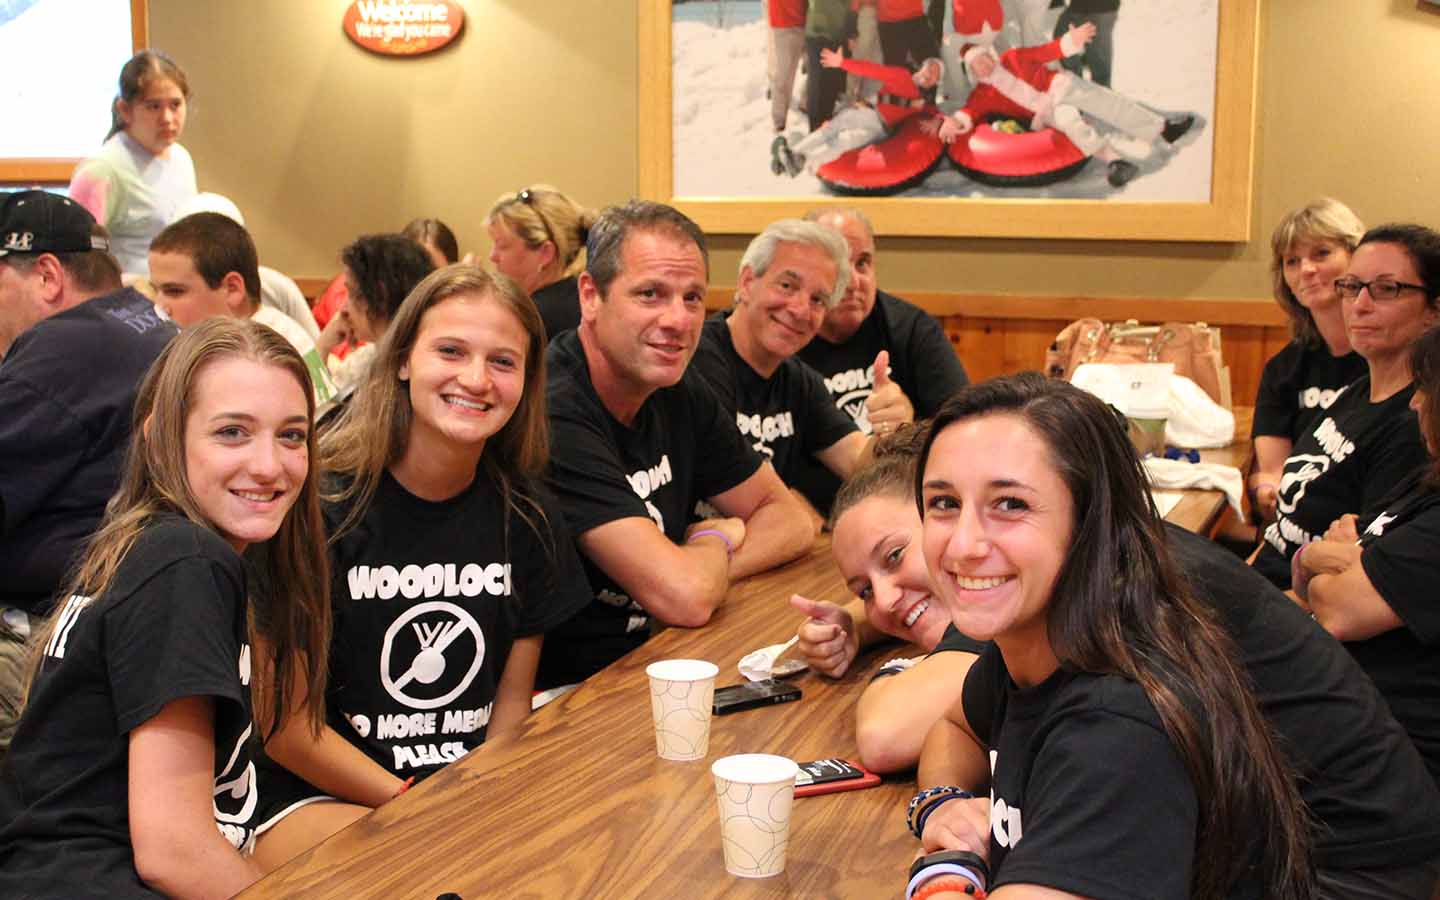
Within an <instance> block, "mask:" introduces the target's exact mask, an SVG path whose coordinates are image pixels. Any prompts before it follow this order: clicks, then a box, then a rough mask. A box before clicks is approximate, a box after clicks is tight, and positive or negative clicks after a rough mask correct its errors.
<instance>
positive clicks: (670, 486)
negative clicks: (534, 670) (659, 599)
mask: <svg viewBox="0 0 1440 900" xmlns="http://www.w3.org/2000/svg"><path fill="white" fill-rule="evenodd" d="M546 362H547V367H548V369H549V384H548V385H547V398H548V402H549V410H550V436H551V442H550V443H551V457H550V479H549V484H550V487H551V488H552V489H553V490H554V492H555V496H556V497H557V498H558V500H559V502H560V508H561V509H563V510H564V511H565V519H566V521H567V522H568V523H569V525H570V530H571V532H572V533H573V534H574V535H575V536H577V537H578V536H580V535H583V534H584V533H585V532H587V531H589V530H590V529H592V528H598V527H599V526H601V525H605V524H608V523H610V522H614V521H618V520H620V519H628V518H649V519H651V520H652V521H654V522H655V524H656V525H657V526H658V527H659V528H660V530H661V532H663V533H664V534H665V536H666V537H668V538H669V539H670V540H672V541H674V542H675V543H677V544H678V543H681V542H682V541H684V539H685V528H686V523H687V522H688V521H689V515H690V512H691V511H692V510H693V509H694V508H695V502H696V501H697V500H700V499H704V498H708V497H714V496H715V495H717V494H722V493H724V492H725V491H728V490H730V489H731V488H733V487H735V486H737V485H739V484H740V483H741V482H743V481H745V480H746V479H747V478H749V477H750V476H752V475H754V474H755V472H756V471H758V470H759V468H760V466H761V464H762V459H761V457H760V455H759V454H757V453H756V452H755V451H754V450H752V449H751V448H750V446H749V445H748V444H747V443H746V442H745V441H744V440H743V439H742V438H741V436H740V432H739V431H737V430H736V428H735V422H734V419H732V418H730V417H728V416H726V414H725V411H724V410H723V409H722V408H721V406H720V402H719V401H718V400H717V399H716V398H715V394H714V392H712V391H711V390H710V389H709V388H708V387H707V386H706V385H705V383H704V381H703V380H702V378H701V376H700V375H699V374H698V373H695V372H691V371H687V372H686V373H685V376H684V377H683V378H682V379H681V380H680V382H679V383H678V384H675V385H673V386H671V387H668V388H661V389H660V390H658V391H655V392H654V393H653V394H651V395H650V397H649V398H647V399H646V401H645V403H644V404H643V405H642V406H641V407H640V410H639V411H638V412H637V413H636V414H635V420H634V426H633V427H627V426H625V425H623V424H621V423H620V422H619V421H617V420H616V419H615V418H614V417H613V416H611V415H610V413H609V411H608V410H606V409H605V406H604V404H603V403H602V402H601V400H600V397H599V395H598V394H596V392H595V386H594V384H593V383H592V382H591V380H590V369H589V365H588V363H587V362H586V360H585V352H584V350H583V349H582V348H581V346H580V338H579V335H578V333H577V332H569V333H567V334H562V335H560V336H559V337H557V338H556V339H555V340H554V341H551V343H550V348H549V350H548V351H547V355H546ZM584 562H585V574H586V576H587V577H588V578H589V580H590V585H591V587H593V588H594V590H595V599H594V600H593V601H592V602H591V603H589V604H587V605H586V606H585V607H584V609H582V610H581V611H580V612H579V613H578V614H577V615H575V616H574V617H573V618H571V619H570V620H569V621H567V622H565V623H563V624H562V625H560V626H559V627H558V628H556V629H554V630H553V631H552V632H551V633H550V635H549V636H548V637H547V638H546V640H545V647H544V650H543V651H542V653H541V657H540V672H539V674H538V675H537V676H536V685H537V686H538V687H541V688H549V687H554V686H556V685H561V684H570V683H573V682H577V681H580V680H582V679H584V678H587V677H589V676H590V675H592V674H594V673H595V672H598V671H599V670H600V669H602V668H604V667H605V666H607V665H609V664H610V663H612V662H614V661H615V660H617V659H619V658H620V657H621V656H624V655H625V654H626V653H629V652H630V651H631V650H633V649H635V648H636V647H638V646H640V645H641V644H642V643H644V642H645V639H646V638H647V637H649V635H650V616H649V614H648V613H647V612H646V611H645V610H644V608H643V607H641V606H640V604H638V603H636V602H635V601H633V600H631V599H630V597H629V596H628V595H627V594H626V593H625V591H624V589H623V588H621V587H620V586H619V585H618V584H616V583H615V581H614V580H613V579H612V578H610V577H609V576H608V575H606V574H605V572H603V571H602V570H601V569H600V568H599V567H597V566H596V565H595V564H594V563H593V562H592V561H591V560H589V559H588V558H586V559H585V560H584Z"/></svg>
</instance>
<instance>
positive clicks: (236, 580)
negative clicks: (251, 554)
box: [107, 513, 245, 600]
mask: <svg viewBox="0 0 1440 900" xmlns="http://www.w3.org/2000/svg"><path fill="white" fill-rule="evenodd" d="M187 563H188V564H193V565H199V566H206V567H209V568H211V569H212V570H214V571H218V572H220V573H222V574H223V576H224V577H225V578H226V579H227V580H228V581H229V582H230V583H231V584H232V585H233V586H234V587H235V588H236V590H237V591H243V588H244V584H245V569H244V562H243V561H242V560H241V558H240V555H239V554H238V553H236V552H235V550H234V548H232V547H231V546H230V545H229V544H228V543H226V541H225V539H224V538H222V537H221V536H220V535H219V534H217V533H216V532H215V531H213V530H212V529H210V528H206V527H205V526H203V525H199V524H196V523H195V522H192V521H190V520H189V519H187V518H185V517H184V516H180V515H176V514H174V513H162V514H160V515H156V516H153V517H152V518H151V519H150V520H149V521H147V522H146V523H145V525H144V527H143V528H142V529H141V531H140V533H139V534H138V535H137V536H136V538H135V542H134V543H133V544H131V545H130V549H129V551H128V552H126V554H125V558H124V559H123V560H121V562H120V565H119V567H118V568H117V569H116V571H115V578H114V580H113V581H112V582H111V586H110V590H109V591H107V596H108V597H109V598H111V599H116V600H118V599H120V598H122V597H123V596H126V595H128V594H130V593H133V592H134V591H135V590H137V589H139V588H140V587H142V586H143V585H145V584H147V583H149V582H150V581H151V580H152V579H154V578H155V577H156V576H157V575H159V574H161V573H162V572H164V571H166V570H168V569H171V568H172V567H175V566H178V565H184V564H187Z"/></svg>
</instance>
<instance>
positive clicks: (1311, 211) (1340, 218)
mask: <svg viewBox="0 0 1440 900" xmlns="http://www.w3.org/2000/svg"><path fill="white" fill-rule="evenodd" d="M1364 233H1365V226H1364V225H1362V224H1360V218H1359V217H1358V216H1356V215H1355V213H1353V212H1351V211H1350V207H1348V206H1346V205H1345V204H1343V203H1341V202H1340V201H1338V200H1331V199H1330V198H1329V197H1324V198H1322V199H1320V200H1316V201H1315V202H1313V203H1307V204H1306V205H1304V206H1302V207H1300V208H1299V209H1296V210H1292V211H1291V212H1289V213H1288V214H1286V216H1285V217H1284V218H1283V219H1281V220H1280V224H1278V225H1276V226H1275V231H1274V233H1273V234H1271V236H1270V274H1271V277H1272V286H1273V290H1274V293H1275V302H1276V303H1278V304H1280V308H1281V309H1283V310H1285V314H1286V315H1287V316H1289V318H1290V343H1288V344H1286V345H1285V346H1284V347H1283V348H1281V350H1280V352H1279V353H1276V354H1275V355H1274V356H1272V357H1271V358H1270V360H1269V361H1268V362H1267V363H1265V370H1264V372H1263V373H1261V375H1260V390H1259V391H1258V392H1257V394H1256V397H1255V424H1254V426H1253V427H1252V428H1251V430H1250V435H1251V439H1252V440H1254V442H1255V471H1254V472H1252V473H1251V475H1250V490H1251V491H1252V492H1253V493H1254V496H1255V507H1256V510H1257V511H1258V512H1259V513H1260V515H1261V517H1262V518H1263V519H1264V520H1265V521H1271V520H1273V519H1274V518H1275V502H1276V499H1277V497H1278V494H1277V490H1278V486H1279V484H1280V476H1281V470H1282V469H1283V468H1284V466H1285V459H1286V457H1288V456H1289V455H1290V450H1291V448H1293V447H1294V446H1295V441H1296V440H1298V439H1299V438H1300V436H1301V435H1303V434H1307V433H1309V431H1310V430H1311V429H1312V428H1314V427H1315V425H1316V424H1317V423H1318V422H1319V417H1320V416H1322V415H1323V414H1324V413H1325V410H1327V409H1329V408H1330V404H1332V403H1334V402H1335V398H1336V397H1337V396H1338V395H1339V393H1340V389H1341V388H1343V387H1345V385H1347V384H1349V383H1350V382H1352V381H1354V380H1355V379H1357V378H1359V377H1360V376H1361V375H1364V374H1365V372H1366V368H1365V360H1364V359H1363V358H1361V356H1360V354H1358V353H1356V352H1355V351H1354V350H1352V349H1350V337H1349V335H1347V334H1346V333H1345V318H1344V316H1343V315H1342V314H1341V311H1340V295H1339V294H1338V293H1336V291H1335V279H1337V278H1339V277H1340V276H1342V275H1344V274H1345V269H1346V268H1347V267H1348V266H1349V265H1350V254H1352V253H1354V252H1355V247H1356V245H1357V244H1359V242H1360V236H1361V235H1363V234H1364Z"/></svg>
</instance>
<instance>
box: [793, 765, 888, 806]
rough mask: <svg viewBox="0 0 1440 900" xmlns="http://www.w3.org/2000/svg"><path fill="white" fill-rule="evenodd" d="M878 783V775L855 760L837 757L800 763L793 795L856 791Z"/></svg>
mask: <svg viewBox="0 0 1440 900" xmlns="http://www.w3.org/2000/svg"><path fill="white" fill-rule="evenodd" d="M879 783H880V776H879V775H876V774H875V773H874V772H871V771H870V770H868V769H866V768H865V767H864V766H862V765H860V764H859V763H857V762H852V761H851V760H848V759H840V758H839V757H831V758H830V759H817V760H814V761H813V762H802V763H800V773H799V774H798V775H796V776H795V796H797V797H813V796H815V795H816V794H831V793H835V792H836V791H858V790H860V789H861V788H868V787H874V786H875V785H877V784H879Z"/></svg>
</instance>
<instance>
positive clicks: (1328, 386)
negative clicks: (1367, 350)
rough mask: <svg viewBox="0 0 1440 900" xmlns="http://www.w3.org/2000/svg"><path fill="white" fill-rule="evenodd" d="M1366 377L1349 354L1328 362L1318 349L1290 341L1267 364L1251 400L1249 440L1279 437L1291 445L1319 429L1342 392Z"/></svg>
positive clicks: (1361, 364)
mask: <svg viewBox="0 0 1440 900" xmlns="http://www.w3.org/2000/svg"><path fill="white" fill-rule="evenodd" d="M1368 371H1369V368H1368V366H1367V365H1366V363H1365V358H1364V357H1362V356H1361V355H1360V354H1358V353H1356V352H1354V351H1353V350H1352V351H1351V352H1349V353H1347V354H1345V355H1344V356H1332V355H1331V354H1330V351H1329V350H1327V349H1326V348H1325V347H1324V346H1323V345H1322V346H1319V347H1315V346H1311V345H1308V344H1301V343H1297V342H1295V341H1291V342H1290V343H1288V344H1286V345H1285V346H1284V347H1282V348H1280V352H1279V353H1276V354H1275V355H1274V356H1272V357H1270V359H1269V361H1268V362H1266V363H1265V370H1264V371H1263V372H1261V373H1260V389H1259V391H1257V392H1256V395H1255V420H1254V424H1253V425H1252V426H1251V428H1250V436H1251V437H1252V438H1254V437H1261V436H1268V437H1282V438H1286V439H1287V440H1289V441H1290V442H1291V443H1292V444H1293V443H1295V442H1297V441H1299V440H1300V438H1301V436H1302V435H1304V434H1306V433H1308V432H1309V431H1310V430H1311V429H1313V428H1314V427H1315V426H1316V425H1318V424H1320V422H1319V419H1320V416H1321V415H1323V414H1324V412H1325V410H1327V409H1329V408H1330V407H1331V405H1332V404H1334V402H1335V398H1336V397H1338V396H1340V389H1341V388H1343V387H1345V386H1346V385H1347V384H1350V383H1351V382H1353V381H1354V380H1355V379H1357V378H1359V377H1360V376H1362V375H1364V374H1366V373H1367V372H1368Z"/></svg>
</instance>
